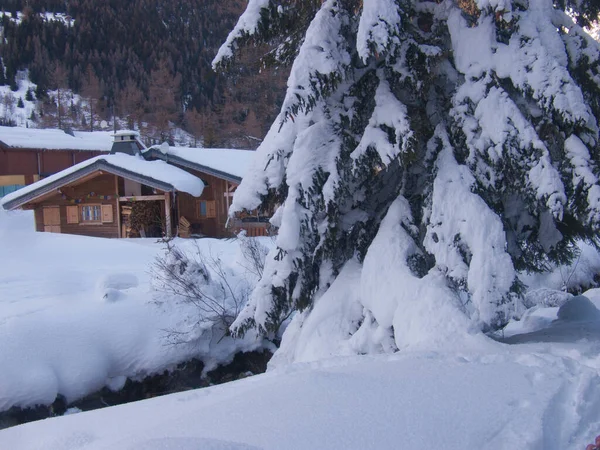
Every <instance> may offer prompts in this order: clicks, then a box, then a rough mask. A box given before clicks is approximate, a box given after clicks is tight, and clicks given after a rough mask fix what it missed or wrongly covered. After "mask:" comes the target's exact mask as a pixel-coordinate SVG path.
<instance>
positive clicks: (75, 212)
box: [67, 206, 79, 223]
mask: <svg viewBox="0 0 600 450" xmlns="http://www.w3.org/2000/svg"><path fill="white" fill-rule="evenodd" d="M67 223H79V206H67Z"/></svg>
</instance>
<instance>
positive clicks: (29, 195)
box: [0, 154, 204, 209]
mask: <svg viewBox="0 0 600 450" xmlns="http://www.w3.org/2000/svg"><path fill="white" fill-rule="evenodd" d="M98 170H102V171H104V172H107V173H112V174H114V175H118V176H122V177H124V178H127V179H130V180H134V181H138V182H140V183H143V184H145V185H147V186H150V187H153V188H156V189H160V190H163V191H167V192H171V191H180V192H186V193H188V194H190V195H193V196H194V197H200V195H202V191H203V189H204V183H203V182H202V180H201V179H200V178H198V177H196V176H194V175H192V174H191V173H188V172H186V171H185V170H183V169H180V168H178V167H175V166H172V165H170V164H167V163H166V162H164V161H146V160H144V159H143V158H142V157H141V156H131V155H126V154H115V155H101V156H96V157H95V158H91V159H88V160H86V161H83V162H80V163H79V164H76V165H74V166H72V167H69V168H68V169H65V170H62V171H60V172H58V173H56V174H54V175H52V176H49V177H48V178H44V179H43V180H40V181H37V182H35V183H33V184H30V185H28V186H25V187H23V188H21V189H19V190H18V191H15V192H13V193H10V194H8V195H6V196H4V198H2V200H1V201H0V204H1V205H2V206H3V207H4V209H14V208H18V207H19V206H22V205H24V204H25V203H27V202H29V201H31V200H34V199H35V198H37V197H40V196H42V195H45V194H48V193H50V192H52V191H55V190H56V189H58V188H60V187H61V186H64V185H66V184H69V183H72V182H74V181H76V180H78V179H80V178H82V177H84V176H86V175H88V174H90V173H93V172H96V171H98Z"/></svg>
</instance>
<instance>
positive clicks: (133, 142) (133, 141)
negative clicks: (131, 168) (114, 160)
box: [110, 130, 146, 155]
mask: <svg viewBox="0 0 600 450" xmlns="http://www.w3.org/2000/svg"><path fill="white" fill-rule="evenodd" d="M139 137H140V134H139V133H138V132H137V131H131V130H121V131H117V132H116V133H114V134H113V138H114V139H113V145H112V148H111V149H110V154H111V155H114V154H115V153H125V154H126V155H140V154H141V151H142V150H144V149H145V148H146V147H145V146H144V144H142V143H141V141H140V139H139Z"/></svg>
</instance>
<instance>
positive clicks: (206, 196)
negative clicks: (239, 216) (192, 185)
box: [177, 170, 232, 237]
mask: <svg viewBox="0 0 600 450" xmlns="http://www.w3.org/2000/svg"><path fill="white" fill-rule="evenodd" d="M188 172H191V173H192V174H194V175H196V176H197V177H199V178H200V179H202V181H203V182H204V184H205V187H204V191H202V196H201V197H200V198H196V197H192V196H191V195H189V194H186V193H183V192H180V193H178V194H177V206H178V213H179V217H181V216H184V217H185V218H186V219H187V220H188V221H190V222H191V223H192V224H195V225H196V226H197V227H199V229H200V232H201V233H202V234H204V235H206V236H210V237H229V236H231V235H232V233H231V232H230V231H229V230H227V229H225V224H226V223H227V205H226V199H225V196H224V193H225V192H226V189H227V181H225V180H223V179H221V178H217V177H214V176H212V175H208V174H205V173H202V172H197V171H193V170H188ZM230 184H231V183H230ZM201 200H204V201H212V200H214V201H215V207H216V217H215V218H207V217H202V216H200V215H199V210H198V205H197V202H198V201H201ZM179 217H178V218H177V221H178V220H179ZM195 228H196V227H195Z"/></svg>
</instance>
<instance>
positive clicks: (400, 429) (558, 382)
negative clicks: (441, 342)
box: [0, 343, 600, 450]
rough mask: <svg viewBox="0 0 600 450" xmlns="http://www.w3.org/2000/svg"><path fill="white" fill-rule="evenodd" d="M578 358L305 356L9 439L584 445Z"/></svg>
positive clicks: (516, 352) (57, 444)
mask: <svg viewBox="0 0 600 450" xmlns="http://www.w3.org/2000/svg"><path fill="white" fill-rule="evenodd" d="M561 352H562V353H564V355H562V356H561V355H558V354H556V353H561ZM580 358H581V354H579V353H578V351H577V350H576V349H574V348H573V349H571V350H568V349H567V348H566V347H565V348H562V349H560V350H558V351H556V352H553V350H552V348H551V346H549V345H548V346H540V345H537V346H522V347H508V346H503V345H501V344H495V343H490V344H489V345H487V346H476V347H474V348H471V349H462V350H457V351H456V352H452V353H448V352H445V353H437V352H418V353H412V352H401V353H398V354H395V355H392V356H378V357H366V356H365V357H349V358H341V359H334V360H328V361H323V362H319V363H311V364H298V365H293V366H290V367H287V368H281V369H277V370H274V371H272V372H267V374H264V375H258V376H255V377H251V378H247V379H244V380H241V381H236V382H233V383H228V384H224V385H220V386H215V387H211V388H206V389H201V390H197V391H192V392H185V393H179V394H174V395H169V396H166V397H161V398H156V399H152V400H146V401H142V402H137V403H130V404H127V405H122V406H117V407H112V408H106V409H102V410H97V411H93V412H87V413H80V414H75V415H69V416H66V417H61V418H57V419H49V420H44V421H41V422H34V423H30V424H26V425H24V426H19V427H14V428H11V429H7V430H4V431H2V432H0V447H2V448H15V449H22V450H28V449H31V450H33V449H40V450H41V449H44V450H59V449H60V450H71V449H85V450H100V449H102V450H109V449H120V450H133V449H136V450H137V449H144V450H167V449H180V450H198V449H207V450H208V449H212V450H225V449H227V450H234V449H235V450H250V449H265V450H266V449H414V450H425V449H430V448H432V449H433V448H439V449H444V450H453V449H456V450H470V449H472V450H479V449H483V448H485V449H490V450H493V449H506V450H520V449H539V450H541V449H543V450H569V449H581V450H583V449H584V448H585V445H586V444H588V443H590V442H592V441H593V439H594V437H595V436H596V434H598V433H600V421H599V419H600V378H599V377H598V370H597V369H596V368H590V367H588V365H586V364H584V363H582V361H581V359H580Z"/></svg>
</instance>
